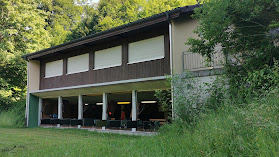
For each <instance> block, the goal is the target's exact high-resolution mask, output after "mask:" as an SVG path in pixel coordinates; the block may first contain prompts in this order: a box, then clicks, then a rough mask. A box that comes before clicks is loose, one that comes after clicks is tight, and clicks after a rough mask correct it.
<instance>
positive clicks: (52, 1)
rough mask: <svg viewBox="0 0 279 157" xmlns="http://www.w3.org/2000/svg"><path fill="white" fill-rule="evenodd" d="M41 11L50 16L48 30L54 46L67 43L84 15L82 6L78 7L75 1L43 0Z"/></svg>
mask: <svg viewBox="0 0 279 157" xmlns="http://www.w3.org/2000/svg"><path fill="white" fill-rule="evenodd" d="M39 9H42V10H43V11H44V12H47V13H48V15H49V16H48V18H47V22H48V26H47V27H46V30H47V31H48V32H50V34H51V35H52V37H53V38H52V39H53V40H52V42H51V45H52V46H54V45H58V44H62V43H63V42H65V41H67V36H68V35H69V34H71V32H72V30H74V29H75V28H76V27H77V25H78V23H79V22H80V21H81V16H82V13H83V8H82V6H81V5H77V4H76V1H75V0H43V1H42V2H41V3H40V5H39Z"/></svg>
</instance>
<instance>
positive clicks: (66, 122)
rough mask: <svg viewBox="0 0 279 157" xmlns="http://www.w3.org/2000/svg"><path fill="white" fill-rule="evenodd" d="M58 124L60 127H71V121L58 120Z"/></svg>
mask: <svg viewBox="0 0 279 157" xmlns="http://www.w3.org/2000/svg"><path fill="white" fill-rule="evenodd" d="M59 123H60V124H61V125H71V119H60V120H59Z"/></svg>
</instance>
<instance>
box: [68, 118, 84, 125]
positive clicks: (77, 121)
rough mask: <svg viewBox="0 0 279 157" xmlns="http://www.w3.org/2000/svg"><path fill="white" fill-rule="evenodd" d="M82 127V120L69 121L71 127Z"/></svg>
mask: <svg viewBox="0 0 279 157" xmlns="http://www.w3.org/2000/svg"><path fill="white" fill-rule="evenodd" d="M75 125H82V119H71V126H75Z"/></svg>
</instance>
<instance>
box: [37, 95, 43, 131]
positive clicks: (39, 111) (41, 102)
mask: <svg viewBox="0 0 279 157" xmlns="http://www.w3.org/2000/svg"><path fill="white" fill-rule="evenodd" d="M42 106H43V100H42V98H39V107H38V126H40V125H41V119H42Z"/></svg>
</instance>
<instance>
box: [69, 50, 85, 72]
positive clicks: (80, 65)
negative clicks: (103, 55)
mask: <svg viewBox="0 0 279 157" xmlns="http://www.w3.org/2000/svg"><path fill="white" fill-rule="evenodd" d="M88 70H89V53H86V54H83V55H78V56H74V57H70V58H68V62H67V74H73V73H79V72H84V71H88Z"/></svg>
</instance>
